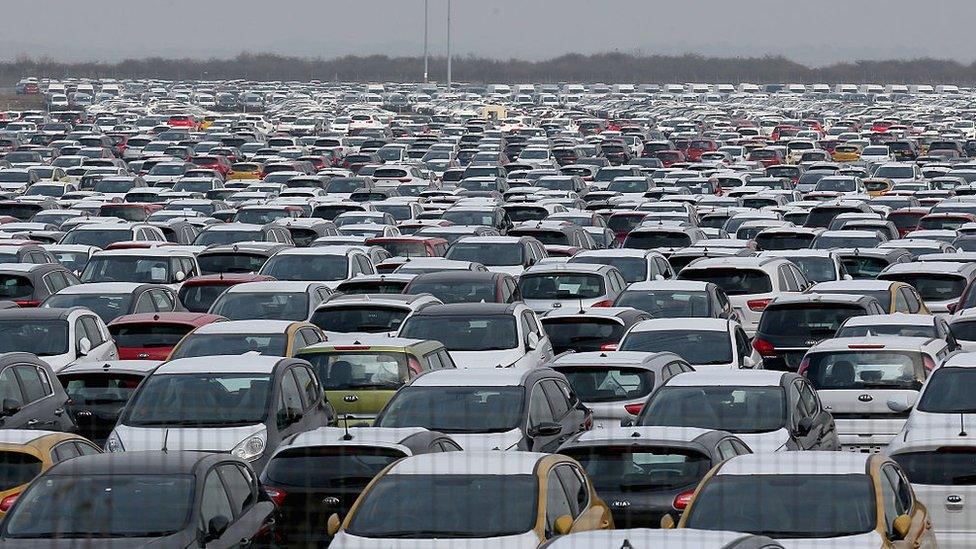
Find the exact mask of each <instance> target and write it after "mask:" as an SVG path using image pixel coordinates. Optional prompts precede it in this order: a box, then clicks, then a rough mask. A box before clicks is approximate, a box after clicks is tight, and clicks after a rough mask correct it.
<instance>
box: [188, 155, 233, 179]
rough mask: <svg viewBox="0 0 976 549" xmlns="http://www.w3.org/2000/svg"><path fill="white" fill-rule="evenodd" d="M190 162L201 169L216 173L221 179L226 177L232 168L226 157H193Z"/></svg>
mask: <svg viewBox="0 0 976 549" xmlns="http://www.w3.org/2000/svg"><path fill="white" fill-rule="evenodd" d="M190 162H193V164H195V165H197V166H199V167H201V168H207V169H208V170H215V171H218V172H220V175H222V176H223V177H227V174H228V173H230V170H231V166H232V164H231V163H230V160H227V157H225V156H220V155H204V156H194V157H193V158H191V159H190Z"/></svg>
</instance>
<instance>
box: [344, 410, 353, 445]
mask: <svg viewBox="0 0 976 549" xmlns="http://www.w3.org/2000/svg"><path fill="white" fill-rule="evenodd" d="M342 426H343V427H344V428H345V430H346V434H344V435H342V440H344V441H346V442H348V441H350V440H352V435H350V434H349V414H343V415H342Z"/></svg>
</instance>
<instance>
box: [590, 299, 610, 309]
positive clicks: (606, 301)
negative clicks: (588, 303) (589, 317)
mask: <svg viewBox="0 0 976 549" xmlns="http://www.w3.org/2000/svg"><path fill="white" fill-rule="evenodd" d="M612 305H613V300H612V299H604V300H603V301H597V302H596V303H594V304H593V306H594V307H610V306H612Z"/></svg>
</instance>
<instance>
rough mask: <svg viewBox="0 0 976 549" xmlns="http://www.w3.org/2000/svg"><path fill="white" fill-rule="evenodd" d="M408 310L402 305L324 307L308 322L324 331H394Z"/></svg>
mask: <svg viewBox="0 0 976 549" xmlns="http://www.w3.org/2000/svg"><path fill="white" fill-rule="evenodd" d="M409 312H410V311H409V310H408V309H405V308H402V307H379V306H375V305H373V306H358V307H357V306H350V307H326V308H323V309H319V310H317V311H315V312H314V313H313V314H312V318H311V320H310V322H311V323H312V324H315V325H316V326H318V327H319V328H322V330H324V331H326V332H339V333H348V332H366V333H381V332H395V331H397V330H398V329H399V328H400V324H402V323H403V320H404V319H405V318H407V314H408V313H409Z"/></svg>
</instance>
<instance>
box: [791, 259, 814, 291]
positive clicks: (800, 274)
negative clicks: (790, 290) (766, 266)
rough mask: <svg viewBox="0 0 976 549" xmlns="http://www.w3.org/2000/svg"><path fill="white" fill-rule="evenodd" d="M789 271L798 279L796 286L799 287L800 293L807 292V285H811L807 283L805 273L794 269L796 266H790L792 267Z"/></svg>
mask: <svg viewBox="0 0 976 549" xmlns="http://www.w3.org/2000/svg"><path fill="white" fill-rule="evenodd" d="M787 269H788V270H789V271H790V272H791V273H793V278H795V279H796V285H797V288H798V289H799V290H800V291H803V290H805V289H806V287H807V285H808V284H809V283H808V282H807V277H805V276H803V271H801V270H800V269H798V268H796V267H794V266H792V265H790V266H787Z"/></svg>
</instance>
